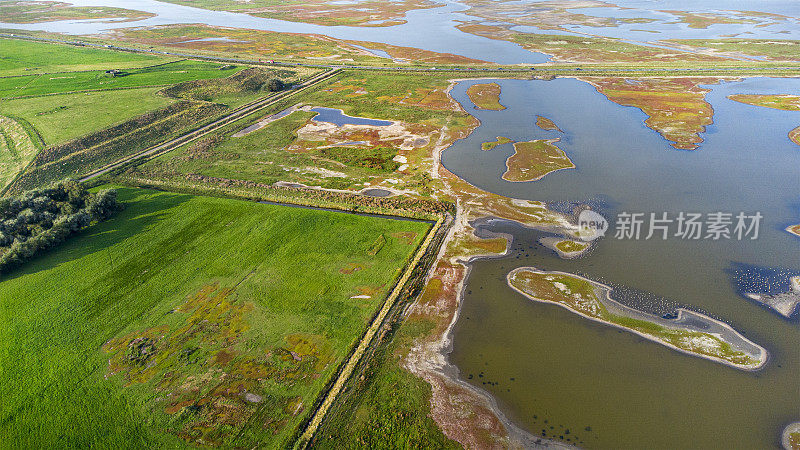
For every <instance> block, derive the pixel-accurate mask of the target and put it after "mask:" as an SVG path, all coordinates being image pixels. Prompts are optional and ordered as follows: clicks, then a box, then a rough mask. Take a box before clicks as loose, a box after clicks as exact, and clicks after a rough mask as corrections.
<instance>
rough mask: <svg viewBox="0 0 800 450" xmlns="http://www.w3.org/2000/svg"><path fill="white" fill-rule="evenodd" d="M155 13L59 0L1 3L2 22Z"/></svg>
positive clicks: (142, 16) (132, 16)
mask: <svg viewBox="0 0 800 450" xmlns="http://www.w3.org/2000/svg"><path fill="white" fill-rule="evenodd" d="M154 16H155V14H151V13H146V12H142V11H134V10H132V9H125V8H113V7H109V6H72V5H71V4H69V3H64V2H58V1H43V2H31V1H7V2H2V3H0V22H9V23H37V22H50V21H54V20H85V19H116V20H124V21H130V20H141V19H147V18H149V17H154Z"/></svg>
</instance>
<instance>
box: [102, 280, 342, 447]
mask: <svg viewBox="0 0 800 450" xmlns="http://www.w3.org/2000/svg"><path fill="white" fill-rule="evenodd" d="M233 292H234V289H233V288H220V287H219V286H217V285H208V286H205V287H203V288H202V289H200V290H199V291H198V292H197V293H196V294H194V295H193V296H191V297H190V298H189V299H188V300H187V301H186V302H185V303H184V304H182V305H180V306H179V307H178V308H176V309H175V310H173V311H171V314H168V315H166V316H164V317H162V318H161V319H160V321H161V322H163V323H162V324H160V325H157V326H154V327H150V328H146V329H143V330H137V331H133V332H130V333H128V334H126V335H124V336H122V337H118V338H114V339H112V340H110V341H108V342H107V343H106V344H105V345H103V351H105V352H106V353H108V354H109V361H108V368H107V374H106V378H107V379H113V380H119V381H120V382H121V383H122V385H123V386H125V387H126V388H128V389H132V390H133V392H135V393H137V394H140V395H142V397H143V398H144V399H145V405H146V407H147V408H148V409H150V410H154V411H158V410H162V411H164V413H165V414H169V415H171V416H173V417H172V418H171V419H170V428H169V430H170V431H171V432H173V433H175V434H177V435H178V436H180V437H181V438H183V439H185V440H186V441H189V442H192V443H196V444H202V445H223V446H231V444H233V443H234V442H236V443H238V444H242V445H244V446H248V447H249V446H252V444H254V443H253V442H249V441H237V440H236V439H237V437H236V434H237V433H238V432H239V431H240V430H242V429H243V427H245V426H260V427H263V428H265V429H268V430H272V431H274V432H277V431H278V430H280V429H281V428H282V427H283V426H284V425H286V423H287V422H288V418H289V417H290V415H293V414H297V413H298V412H299V411H300V410H302V407H301V406H298V404H297V402H298V401H299V399H298V398H297V397H294V396H288V395H286V396H284V395H276V394H275V391H274V389H272V390H270V388H269V387H265V383H264V381H265V380H269V383H268V384H278V385H281V386H284V387H289V386H291V385H293V384H295V383H303V384H307V383H309V382H311V381H312V380H314V379H316V378H317V377H318V376H319V375H318V373H319V371H320V370H322V369H323V368H324V366H325V365H326V364H328V362H329V359H330V350H329V349H327V348H326V346H325V343H324V340H323V338H321V337H314V336H301V335H290V336H288V337H287V339H286V340H287V346H286V347H279V348H271V349H267V348H250V347H249V346H244V345H241V344H242V341H243V333H245V332H246V331H248V330H249V329H250V325H249V324H248V322H247V320H245V316H246V315H248V313H249V312H250V311H252V310H253V308H254V306H253V305H252V304H250V303H245V302H242V301H236V300H235V299H234V296H233V295H232V294H233ZM263 403H268V404H269V405H270V408H260V407H259V405H261V404H263ZM272 406H277V411H276V410H274V408H272ZM285 411H290V412H285ZM259 424H260V425H259Z"/></svg>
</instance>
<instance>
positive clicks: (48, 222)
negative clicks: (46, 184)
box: [0, 180, 121, 273]
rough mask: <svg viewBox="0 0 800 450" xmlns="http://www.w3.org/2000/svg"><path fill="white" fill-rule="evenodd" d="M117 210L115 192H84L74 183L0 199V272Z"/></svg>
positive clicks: (118, 205)
mask: <svg viewBox="0 0 800 450" xmlns="http://www.w3.org/2000/svg"><path fill="white" fill-rule="evenodd" d="M119 209H121V205H120V203H119V202H117V192H116V191H114V190H113V189H106V190H102V191H100V192H98V193H96V194H93V193H90V192H88V191H87V190H86V189H85V188H84V187H83V186H81V185H80V184H79V183H78V182H76V181H72V180H65V181H62V182H60V183H58V184H56V185H54V186H53V187H50V188H47V189H40V190H33V191H27V192H25V193H23V194H22V195H20V196H17V197H6V198H3V199H0V273H2V272H7V271H8V270H10V269H13V268H15V267H17V266H19V265H20V264H22V263H23V262H24V261H26V260H28V259H30V258H32V257H34V256H36V255H37V254H39V253H41V252H42V251H44V250H47V249H48V248H50V247H53V246H55V245H57V244H59V243H61V242H63V241H64V240H65V239H67V237H69V236H70V235H71V234H74V233H76V232H78V231H80V230H82V229H84V228H86V227H88V226H89V225H91V224H93V223H96V222H101V221H103V220H105V219H108V218H109V217H111V215H113V214H114V213H115V212H116V211H118V210H119Z"/></svg>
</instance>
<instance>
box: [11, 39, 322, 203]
mask: <svg viewBox="0 0 800 450" xmlns="http://www.w3.org/2000/svg"><path fill="white" fill-rule="evenodd" d="M2 42H3V43H4V44H5V43H8V44H9V46H8V47H9V49H10V50H11V53H10V54H9V57H8V58H4V59H3V61H2V66H0V67H2V69H7V70H2V71H0V75H10V76H5V77H0V96H1V97H5V99H4V100H3V101H2V102H0V116H4V117H6V120H4V123H5V124H6V125H5V126H4V128H7V127H10V128H9V130H12V131H13V130H16V132H8V133H5V134H4V144H3V148H9V149H11V150H9V151H6V152H4V153H1V154H0V155H2V158H3V160H5V161H7V162H3V163H2V166H0V171H1V172H2V175H0V176H1V177H2V181H3V186H6V185H8V189H9V190H10V191H12V192H17V193H18V192H21V191H23V190H26V189H31V188H35V187H40V186H44V185H46V184H48V183H52V182H56V181H58V180H60V179H62V178H64V177H80V176H82V175H84V174H85V173H87V172H89V171H91V170H94V169H96V168H98V167H101V166H104V165H107V164H111V163H113V162H115V161H118V160H119V159H121V158H124V157H126V156H128V155H130V154H132V153H133V152H136V151H141V150H144V149H146V148H148V147H150V146H152V145H155V144H157V143H159V142H162V141H164V140H165V139H167V138H169V137H171V136H178V135H180V134H182V133H184V132H185V131H187V130H189V129H192V128H194V127H197V126H199V125H202V124H203V123H204V122H207V121H210V120H212V119H213V118H215V117H218V116H219V115H221V114H223V113H224V112H226V111H230V110H231V109H233V108H237V107H239V106H242V105H244V104H246V103H249V102H252V101H254V100H256V99H259V98H263V97H268V96H271V95H273V94H275V93H276V92H278V91H280V90H283V89H286V88H288V87H289V86H291V85H292V84H295V83H298V82H300V81H301V80H303V79H304V78H305V77H307V76H312V75H314V74H316V73H319V70H318V69H310V68H297V69H295V68H292V69H288V68H287V69H284V68H260V67H250V68H247V67H244V66H239V65H231V64H221V63H214V62H206V61H189V60H181V61H174V60H169V59H164V58H161V59H160V60H158V61H159V63H157V64H153V63H154V62H155V61H153V60H141V59H140V60H139V61H138V63H139V64H142V65H143V66H142V67H128V68H124V69H119V68H118V67H119V66H117V65H116V64H117V63H118V62H122V63H123V67H124V66H125V65H130V64H132V63H133V62H134V61H136V58H132V59H131V61H125V60H121V59H119V55H126V54H127V53H120V52H115V51H110V50H105V49H88V48H83V47H71V46H62V45H53V44H42V43H37V42H29V41H22V40H17V39H3V40H2ZM62 47H63V49H64V50H65V52H66V53H70V52H72V53H71V57H72V58H74V59H80V58H83V59H84V60H85V61H87V62H88V61H92V60H95V61H96V62H97V64H100V62H101V61H102V62H104V63H105V64H107V65H106V66H104V69H103V70H95V69H92V70H87V69H86V67H80V66H58V68H71V69H75V70H73V71H69V72H68V71H60V72H54V73H37V71H38V70H39V68H41V67H42V66H45V65H46V64H48V63H51V64H52V62H53V61H52V60H51V59H55V60H56V61H58V58H59V56H58V55H53V54H52V53H51V52H52V51H53V50H54V49H55V50H57V49H60V48H62ZM40 50H42V51H40ZM90 50H91V51H90ZM27 52H31V53H32V54H29V53H27ZM131 55H135V56H136V55H138V54H131ZM63 62H65V63H66V62H67V61H63ZM26 65H27V66H26ZM88 67H95V66H94V65H90V66H88ZM26 68H27V69H35V70H32V71H33V72H34V73H35V74H33V75H16V74H17V73H18V72H19V71H20V70H21V69H23V70H24V69H26ZM50 68H54V67H53V66H50ZM12 122H13V123H16V124H17V125H13V124H12ZM19 127H22V129H23V130H24V131H25V133H24V134H23V133H19ZM30 143H33V146H34V147H35V148H36V149H35V150H31V149H30ZM11 144H13V147H12V146H11ZM17 147H19V149H20V151H19V152H17V153H14V152H13V151H12V150H15V149H16V148H17ZM31 155H34V156H33V157H32V156H31ZM29 163H30V164H29ZM22 169H25V171H24V173H20V170H22ZM9 183H10V184H9Z"/></svg>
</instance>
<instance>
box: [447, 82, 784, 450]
mask: <svg viewBox="0 0 800 450" xmlns="http://www.w3.org/2000/svg"><path fill="white" fill-rule="evenodd" d="M475 82H476V81H465V82H461V83H459V84H458V85H457V86H456V87H455V88H454V89H453V95H454V97H455V98H456V99H457V100H458V101H459V102H461V104H462V105H463V106H464V107H465V109H467V110H468V111H469V112H470V113H471V114H474V115H475V116H476V117H477V118H478V119H480V120H481V126H480V127H479V128H478V129H477V130H476V131H475V132H474V133H473V134H472V135H470V136H469V137H468V138H466V139H464V140H461V141H459V142H457V143H456V144H454V145H453V146H452V147H451V148H449V149H448V150H446V151H445V152H444V154H443V157H442V161H443V163H444V165H445V166H446V167H447V168H448V169H450V170H451V171H453V172H454V173H456V174H457V175H459V176H461V177H463V178H464V179H466V180H467V181H469V182H470V183H473V184H475V185H476V186H479V187H481V188H484V189H486V190H488V191H491V192H495V193H499V194H503V195H507V196H511V197H518V198H526V199H534V200H546V201H550V202H560V203H561V206H563V203H564V202H578V203H581V202H586V203H591V204H592V205H593V206H594V207H595V208H597V209H598V210H600V211H601V212H602V213H603V214H604V215H606V217H609V218H612V219H613V218H614V217H615V216H616V214H617V213H619V212H622V211H627V212H644V213H647V214H648V216H649V213H650V212H656V213H658V214H659V215H660V213H661V212H669V213H671V214H673V217H674V214H675V213H677V212H679V211H687V212H701V213H708V212H716V211H723V212H733V213H737V212H739V211H744V212H747V213H753V212H756V211H758V212H761V214H762V215H763V216H764V219H763V220H762V221H761V229H760V233H759V237H758V239H757V240H743V241H738V240H735V239H734V240H719V241H712V240H700V241H685V240H680V239H677V238H672V239H669V240H666V241H664V240H661V239H653V240H649V241H645V240H617V239H614V237H613V236H609V235H607V237H606V238H603V239H602V240H601V241H600V242H599V243H598V245H597V246H596V248H595V250H594V251H593V252H592V253H591V254H590V255H588V256H587V257H585V258H583V259H578V260H571V261H566V260H561V259H559V258H558V257H556V255H555V254H554V253H553V252H551V251H549V250H547V249H546V248H544V247H542V246H540V245H539V244H537V241H538V238H539V237H541V236H542V233H540V232H536V231H532V230H526V229H523V228H521V227H519V226H514V225H512V224H509V223H494V224H489V225H487V226H485V227H483V228H484V229H489V230H493V231H499V232H505V233H510V234H512V235H513V236H514V240H515V243H514V246H513V249H512V253H511V255H510V256H508V257H505V258H500V259H492V260H481V261H477V262H475V263H474V264H473V270H472V273H471V275H470V278H469V280H468V282H467V285H466V288H465V298H464V302H463V306H462V312H461V316H460V319H459V322H458V323H457V325H456V329H455V332H454V349H453V352H452V355H451V360H452V362H453V363H454V364H455V365H456V366H457V367H458V368H459V369H460V371H461V376H462V378H464V379H465V380H467V381H468V382H470V383H472V384H474V385H476V386H478V387H480V388H482V389H485V390H487V391H488V392H490V393H491V394H492V395H493V396H494V397H495V398H496V399H497V400H498V402H499V404H500V405H501V406H502V408H503V409H504V410H505V412H506V413H507V414H508V416H509V417H511V418H513V420H514V421H515V422H516V423H517V424H519V425H520V426H522V427H524V428H526V429H528V430H530V431H531V432H533V433H535V434H546V436H549V437H552V436H555V437H557V438H560V437H561V436H564V437H563V439H564V440H566V439H567V438H569V439H571V440H570V442H576V441H577V442H578V443H579V444H581V445H586V446H588V447H592V448H596V447H602V448H620V447H629V448H720V447H722V448H763V447H764V446H769V445H774V446H777V445H778V438H779V436H780V431H781V429H782V428H783V426H785V425H786V424H787V423H789V422H791V421H794V420H797V416H798V413H800V404H798V398H800V382H798V373H800V351H798V347H797V343H798V342H800V327H798V323H797V320H796V319H794V320H791V321H790V320H785V319H783V318H782V317H780V316H779V315H777V314H776V313H774V312H772V311H770V310H768V309H766V308H764V307H762V306H760V305H758V304H756V303H754V302H752V301H750V300H747V299H745V298H743V297H742V296H741V295H739V293H738V292H737V290H738V286H737V285H736V284H734V283H733V282H732V280H731V275H730V272H731V271H732V270H733V269H735V268H736V267H738V265H737V264H739V263H744V264H746V265H747V266H755V267H756V270H759V268H762V267H769V268H780V269H781V271H780V273H782V274H783V278H784V279H785V281H786V285H787V286H788V275H790V274H797V273H800V258H798V254H800V253H798V250H799V249H800V240H798V239H797V238H796V237H794V236H792V235H790V234H789V233H786V232H785V231H783V229H784V228H785V227H786V225H787V224H788V223H797V222H800V205H799V204H798V202H800V194H798V193H800V175H798V172H797V168H798V167H800V147H798V146H797V145H796V144H794V143H792V142H791V141H789V139H788V138H787V132H788V131H789V130H791V129H792V128H794V127H795V126H797V125H798V124H800V113H791V112H786V111H778V110H771V109H766V108H758V107H753V106H748V105H744V104H741V103H737V102H734V101H732V100H729V99H728V98H727V96H728V95H730V94H735V93H761V94H770V93H774V94H778V93H787V92H798V90H800V80H798V79H769V78H751V79H746V80H744V81H741V82H727V83H722V84H719V85H711V86H708V87H710V88H711V89H712V91H711V92H710V93H709V94H708V95H707V100H708V101H709V103H710V104H711V105H712V106H713V107H714V110H715V115H714V125H712V126H710V127H708V130H707V132H706V133H704V134H703V135H702V136H703V138H704V139H705V142H704V143H703V144H701V146H700V148H699V149H698V150H695V151H679V150H675V149H673V148H672V147H670V146H669V143H668V142H667V141H665V140H664V139H663V138H661V136H660V135H658V134H657V133H656V132H655V131H653V130H651V129H649V128H647V127H646V126H645V125H644V123H643V122H644V120H645V118H646V116H645V115H644V114H643V113H642V112H641V111H640V110H638V109H636V108H631V107H623V106H619V105H617V104H614V103H612V102H610V101H608V100H607V99H606V98H605V97H604V96H603V95H601V94H599V93H598V92H597V91H596V90H595V89H594V88H593V87H592V86H590V85H589V84H586V83H584V82H582V81H579V80H575V79H556V80H553V81H541V80H533V81H523V80H496V82H497V83H498V84H500V86H501V87H502V94H501V102H502V103H503V104H504V105H505V106H506V107H507V109H506V110H503V111H482V110H475V109H473V108H472V104H471V103H470V101H469V99H468V98H467V96H466V89H467V88H468V86H469V85H471V84H473V83H475ZM484 82H485V81H484ZM537 115H542V116H545V117H547V118H550V119H552V120H553V121H554V122H555V123H556V124H557V125H558V126H559V127H560V128H561V129H562V130H564V133H563V134H562V133H559V132H556V131H544V130H541V129H539V128H538V127H536V125H535V121H536V116H537ZM496 136H505V137H508V138H510V139H513V140H518V141H524V140H530V139H535V138H553V137H561V141H560V142H559V143H558V145H559V146H560V147H561V148H562V149H563V150H564V151H565V152H566V153H567V155H569V157H570V158H571V159H572V160H573V162H574V163H575V165H576V166H577V169H573V170H562V171H558V172H555V173H552V174H550V175H547V176H546V177H545V178H544V179H542V180H541V181H538V182H532V183H510V182H507V181H504V180H502V179H501V178H500V176H501V174H502V173H503V171H504V170H505V163H504V162H505V159H506V158H507V157H508V156H509V155H510V154H511V153H513V148H512V147H511V145H508V144H507V145H505V146H500V147H497V148H496V149H494V150H491V151H482V150H481V149H480V144H481V143H482V142H486V141H494V140H495V137H496ZM646 226H647V224H645V234H646ZM612 227H613V225H612ZM611 234H612V235H613V228H612V233H611ZM643 236H644V235H643ZM520 266H534V267H537V268H540V269H544V270H558V271H564V272H571V273H578V274H581V275H584V276H586V277H588V278H591V279H594V280H598V281H601V282H604V283H606V284H610V285H612V286H615V287H616V289H615V293H614V294H615V296H616V295H619V296H620V297H621V298H620V300H622V301H624V302H626V303H628V304H630V305H633V306H636V307H639V308H642V309H645V310H651V311H654V312H656V313H660V314H663V313H665V312H669V311H670V310H671V309H672V307H673V306H675V305H685V306H688V307H689V308H691V309H695V310H699V311H704V312H706V313H708V314H711V315H712V316H715V317H718V318H721V319H723V320H725V321H726V322H728V323H730V324H732V325H733V326H734V327H735V328H736V329H737V330H739V331H740V332H742V333H743V334H744V335H745V336H747V337H748V338H749V339H751V340H753V341H755V342H757V343H758V344H760V345H762V346H765V347H766V348H767V349H768V350H769V352H770V358H771V359H770V361H769V363H768V365H767V367H766V368H765V369H763V370H761V371H759V372H756V373H748V372H744V371H739V370H735V369H732V368H729V367H726V366H723V365H720V364H716V363H713V362H710V361H706V360H703V359H700V358H695V357H691V356H686V355H682V354H680V353H677V352H674V351H672V350H669V349H667V348H665V347H663V346H660V345H658V344H654V343H652V342H648V341H645V340H643V339H641V338H638V337H635V336H633V335H631V334H629V333H625V332H620V331H619V330H616V329H613V328H610V327H606V326H603V325H600V324H596V323H593V322H590V321H588V320H584V319H582V318H580V317H579V316H577V315H575V314H573V313H571V312H568V311H566V310H564V309H563V308H558V307H554V306H552V305H543V304H539V303H536V302H532V301H530V300H527V299H526V298H525V297H523V296H521V295H519V294H517V293H515V292H514V291H512V290H511V289H510V288H509V287H508V286H507V285H506V278H505V277H506V274H508V272H509V271H511V270H512V269H514V268H516V267H520ZM545 421H546V422H545ZM550 427H553V428H550ZM566 429H569V431H570V433H569V434H566V431H565V430H566Z"/></svg>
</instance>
